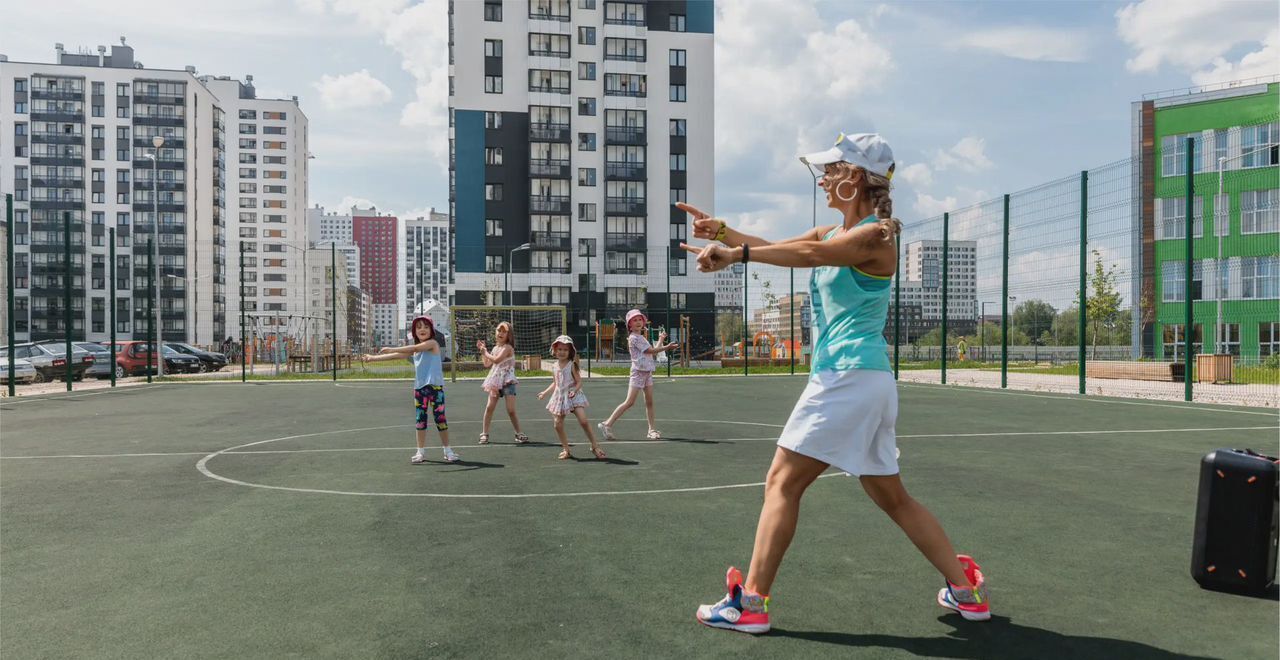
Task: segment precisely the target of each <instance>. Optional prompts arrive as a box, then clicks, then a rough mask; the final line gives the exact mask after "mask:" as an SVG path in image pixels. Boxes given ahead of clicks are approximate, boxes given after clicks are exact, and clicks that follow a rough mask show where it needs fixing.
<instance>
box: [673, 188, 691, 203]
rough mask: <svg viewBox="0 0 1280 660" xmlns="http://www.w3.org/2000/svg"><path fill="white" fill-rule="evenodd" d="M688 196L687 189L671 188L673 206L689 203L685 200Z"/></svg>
mask: <svg viewBox="0 0 1280 660" xmlns="http://www.w3.org/2000/svg"><path fill="white" fill-rule="evenodd" d="M688 194H689V191H688V189H687V188H672V189H671V204H672V205H675V203H676V202H688V201H689V200H688V198H687V196H688Z"/></svg>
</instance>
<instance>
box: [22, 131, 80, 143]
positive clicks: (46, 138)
mask: <svg viewBox="0 0 1280 660" xmlns="http://www.w3.org/2000/svg"><path fill="white" fill-rule="evenodd" d="M31 143H32V144H78V145H82V146H83V145H84V133H62V132H58V131H32V133H31Z"/></svg>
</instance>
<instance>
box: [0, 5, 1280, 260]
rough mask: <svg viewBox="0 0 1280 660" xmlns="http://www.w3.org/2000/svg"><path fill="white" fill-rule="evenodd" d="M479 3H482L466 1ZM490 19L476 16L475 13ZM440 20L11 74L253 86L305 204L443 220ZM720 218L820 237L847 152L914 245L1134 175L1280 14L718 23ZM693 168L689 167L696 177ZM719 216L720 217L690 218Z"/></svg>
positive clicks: (253, 26)
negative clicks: (1152, 133) (139, 74)
mask: <svg viewBox="0 0 1280 660" xmlns="http://www.w3.org/2000/svg"><path fill="white" fill-rule="evenodd" d="M458 1H459V2H465V1H468V0H458ZM476 1H478V0H476ZM445 7H446V4H445V2H444V0H427V1H426V2H411V1H410V0H225V1H224V2H220V3H204V2H183V1H174V2H169V3H164V4H161V3H154V2H149V1H146V0H117V1H116V2H113V3H110V7H109V9H104V8H103V7H102V5H101V4H100V3H98V2H94V1H92V0H63V1H62V2H59V3H55V4H54V5H40V4H39V3H17V4H15V5H13V6H11V7H9V8H8V9H6V14H7V18H8V19H11V21H10V24H11V25H22V26H23V28H22V29H21V30H16V31H15V30H10V31H7V34H6V35H5V40H4V43H3V44H2V45H0V52H3V53H4V54H6V55H8V56H9V57H10V58H11V59H14V60H23V61H49V60H50V59H51V58H52V57H53V44H54V43H55V42H62V43H64V44H66V46H67V48H68V49H71V50H74V49H76V48H77V47H88V48H90V49H92V48H93V47H94V46H97V45H98V44H111V43H115V42H116V40H117V38H118V37H119V36H120V35H125V36H127V37H128V38H129V43H130V44H131V45H133V46H134V47H135V48H136V49H137V57H138V59H140V60H141V61H142V62H144V63H146V64H147V65H148V66H153V67H161V68H181V67H182V66H184V65H188V64H190V65H195V66H196V67H197V68H198V69H199V71H200V72H201V73H210V74H217V75H230V76H233V77H242V76H243V75H244V74H253V75H254V77H255V81H256V83H257V85H258V89H259V92H260V94H262V95H273V96H288V95H294V94H296V95H298V96H299V97H300V98H301V102H302V104H303V109H304V111H305V112H306V113H307V115H308V117H309V118H310V120H311V141H312V151H313V152H314V153H315V155H316V156H317V158H316V160H313V161H312V178H311V190H310V198H311V200H312V201H313V203H314V202H319V203H322V204H325V205H328V206H331V207H332V206H337V205H340V204H343V203H344V202H345V203H350V202H351V201H355V200H362V201H367V202H372V203H374V204H376V205H377V206H378V207H379V208H382V209H387V210H392V211H396V212H398V213H401V214H407V213H412V212H415V211H421V210H424V209H426V208H427V207H435V208H437V209H444V208H446V207H447V195H448V176H447V161H446V158H447V151H446V146H447V142H446V140H447V134H446V130H447V125H446V114H445V108H446V107H447V98H446V97H445V94H446V93H447V83H446V80H447V78H446V77H447V53H446V51H445V48H446V46H445V43H446V41H445V39H446V15H445V11H446V9H445ZM716 23H717V24H716V32H717V35H716V38H717V55H716V56H717V63H716V66H717V85H716V90H715V94H716V104H717V154H716V177H717V178H716V189H717V192H716V199H715V200H714V203H713V204H707V206H712V207H713V208H714V210H715V211H716V212H717V214H719V215H722V216H728V217H731V218H733V219H734V220H735V221H736V222H738V223H741V224H743V225H745V226H746V227H748V228H750V229H754V230H756V231H759V232H760V233H764V234H766V235H770V236H780V235H784V234H789V233H793V232H795V231H798V230H800V229H802V228H804V227H807V226H808V224H809V214H810V208H809V204H810V201H809V200H810V198H809V193H810V191H811V187H812V179H811V178H810V177H809V175H808V174H806V172H805V171H804V169H803V168H802V166H800V165H799V164H798V163H796V161H795V160H794V154H795V153H798V152H799V151H802V150H810V149H815V148H821V147H823V146H826V145H827V144H828V143H830V142H831V141H832V140H833V139H834V137H835V134H836V132H837V131H840V130H845V131H869V130H874V131H879V132H881V133H883V134H885V135H886V136H887V137H888V139H889V140H890V142H891V144H892V145H893V146H894V149H895V151H896V154H897V157H898V162H899V168H898V172H899V177H898V178H897V181H896V183H897V190H896V192H895V195H894V199H895V207H896V208H895V211H896V214H897V215H898V216H899V217H901V218H902V219H903V220H905V221H906V222H907V223H908V224H910V223H911V222H912V221H913V220H916V219H920V218H924V217H927V216H929V215H933V214H935V213H938V212H941V211H942V210H944V209H948V208H954V207H955V206H957V205H967V204H971V203H973V202H976V201H979V200H983V199H988V198H991V197H994V196H996V195H998V194H1000V193H1003V192H1011V191H1015V190H1018V189H1021V188H1025V187H1028V186H1032V185H1035V184H1038V183H1041V182H1043V181H1047V180H1051V179H1056V178H1059V177H1062V176H1066V175H1069V174H1071V173H1073V172H1078V171H1079V170H1081V169H1085V168H1088V167H1094V166H1098V165H1101V164H1104V163H1107V162H1111V161H1114V160H1118V159H1121V158H1126V157H1127V156H1128V154H1129V103H1130V102H1131V101H1133V100H1136V99H1139V98H1141V96H1142V94H1143V93H1146V92H1151V91H1157V90H1163V89H1172V88H1179V87H1186V86H1190V85H1194V84H1203V83H1211V82H1217V81H1222V80H1230V79H1237V78H1242V77H1251V76H1258V75H1268V74H1275V73H1280V29H1277V28H1276V25H1277V24H1278V23H1280V10H1278V9H1277V6H1276V4H1275V3H1274V2H1270V1H1267V2H1246V1H1243V0H1232V1H1231V2H1204V1H1203V0H1160V1H1159V2H1154V1H1153V0H1141V1H1140V2H1069V1H1064V2H981V3H979V2H907V3H893V4H892V5H888V4H882V3H861V2H848V1H845V0H819V1H817V2H802V1H800V0H735V1H733V2H723V3H720V4H718V5H717V15H716ZM690 166H691V167H696V166H697V165H696V163H693V162H691V163H690ZM690 201H692V202H694V203H704V204H705V203H706V201H705V200H690Z"/></svg>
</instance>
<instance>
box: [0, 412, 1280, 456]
mask: <svg viewBox="0 0 1280 660" xmlns="http://www.w3.org/2000/svg"><path fill="white" fill-rule="evenodd" d="M668 421H671V420H668ZM454 423H455V424H462V423H477V422H454ZM388 428H401V427H399V426H381V427H376V429H388ZM1272 428H1273V427H1271V426H1225V427H1218V428H1208V429H1117V430H1106V431H1007V432H998V433H917V434H910V435H899V436H898V439H899V440H903V439H916V440H919V439H928V438H998V437H1019V436H1044V435H1112V434H1126V433H1207V432H1216V431H1269V430H1271V429H1272ZM368 430H374V429H351V430H347V431H326V432H324V433H309V434H307V435H299V436H289V437H286V438H276V439H274V440H268V441H264V442H276V441H280V440H292V439H297V438H303V437H308V436H314V435H329V434H339V433H351V432H354V431H368ZM765 441H768V442H775V441H777V438H773V437H769V438H715V439H707V440H705V441H693V442H690V441H688V440H669V439H668V440H606V441H604V442H603V443H602V444H605V445H658V444H715V443H721V442H724V443H730V442H765ZM574 444H583V443H581V442H578V443H574ZM242 446H244V445H242ZM449 446H451V447H453V448H455V449H489V448H491V449H501V448H514V447H523V446H526V445H517V444H514V443H509V442H502V443H490V444H487V445H459V444H451V445H449ZM559 446H560V445H559V444H557V443H550V442H544V443H540V444H536V445H532V446H530V447H531V449H538V448H558V447H559ZM409 449H412V447H410V446H408V445H399V446H395V447H340V448H336V449H259V450H252V451H235V450H230V449H228V450H223V451H220V452H208V451H175V452H148V453H136V454H47V455H39V456H0V460H28V459H55V458H142V457H149V456H207V455H209V454H210V453H217V454H219V455H249V454H313V453H314V454H319V453H332V452H354V451H408V450H409Z"/></svg>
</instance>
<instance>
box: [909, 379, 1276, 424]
mask: <svg viewBox="0 0 1280 660" xmlns="http://www.w3.org/2000/svg"><path fill="white" fill-rule="evenodd" d="M898 386H899V387H921V388H925V389H948V390H953V391H955V390H959V391H963V392H971V393H974V394H992V395H996V396H1002V395H1003V396H1029V397H1032V398H1036V399H1063V400H1066V401H1083V402H1088V403H1114V404H1117V405H1122V406H1150V407H1153V408H1173V409H1175V410H1193V411H1195V412H1221V413H1239V414H1241V415H1262V416H1264V417H1278V418H1280V411H1277V412H1261V411H1252V410H1237V409H1235V408H1225V407H1224V408H1212V407H1210V406H1215V405H1219V406H1225V405H1228V404H1212V403H1196V402H1191V403H1187V404H1185V405H1175V404H1172V403H1150V402H1147V401H1116V400H1115V399H1099V398H1092V397H1088V396H1084V395H1079V394H1077V395H1075V396H1061V395H1051V394H1031V393H1030V392H1015V391H1012V390H1000V389H994V388H990V387H971V386H968V385H942V384H940V383H904V382H902V381H898Z"/></svg>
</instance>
